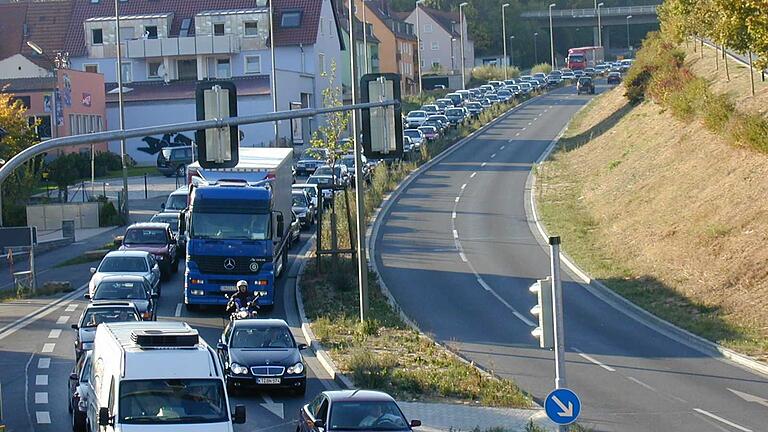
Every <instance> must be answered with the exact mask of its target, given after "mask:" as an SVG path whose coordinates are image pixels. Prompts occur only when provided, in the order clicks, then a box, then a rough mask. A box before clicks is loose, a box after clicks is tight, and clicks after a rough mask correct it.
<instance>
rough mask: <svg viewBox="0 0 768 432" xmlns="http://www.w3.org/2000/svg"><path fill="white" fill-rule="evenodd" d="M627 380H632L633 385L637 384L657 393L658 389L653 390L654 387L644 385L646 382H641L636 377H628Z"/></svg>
mask: <svg viewBox="0 0 768 432" xmlns="http://www.w3.org/2000/svg"><path fill="white" fill-rule="evenodd" d="M627 379H628V380H630V381H632V382H633V383H635V384H637V385H640V386H642V387H645V388H646V389H648V390H650V391H652V392H655V391H656V389H655V388H653V387H651V386H649V385H648V384H646V383H644V382H642V381H640V380H639V379H637V378H635V377H631V376H628V377H627Z"/></svg>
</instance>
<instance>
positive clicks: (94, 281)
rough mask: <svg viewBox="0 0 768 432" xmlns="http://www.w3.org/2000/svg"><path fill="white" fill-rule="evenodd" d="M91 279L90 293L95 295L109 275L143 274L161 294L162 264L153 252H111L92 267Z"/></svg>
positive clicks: (154, 289)
mask: <svg viewBox="0 0 768 432" xmlns="http://www.w3.org/2000/svg"><path fill="white" fill-rule="evenodd" d="M90 270H91V275H92V276H91V280H90V281H89V282H88V294H90V295H93V292H94V291H95V290H96V286H97V285H98V284H99V283H100V282H101V280H102V279H104V278H105V277H108V276H115V275H118V276H123V275H134V276H141V277H143V278H144V279H146V280H147V281H148V282H149V286H150V288H151V290H152V292H156V293H157V294H158V295H160V288H161V287H160V265H159V264H158V263H157V260H155V257H153V256H152V254H151V253H149V252H146V251H137V250H120V251H112V252H109V253H108V254H107V255H106V256H104V258H103V259H102V260H101V263H99V266H98V267H91V269H90Z"/></svg>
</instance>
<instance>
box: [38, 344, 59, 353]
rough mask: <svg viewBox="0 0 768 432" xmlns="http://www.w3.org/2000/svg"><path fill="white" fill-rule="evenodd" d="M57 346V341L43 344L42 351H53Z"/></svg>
mask: <svg viewBox="0 0 768 432" xmlns="http://www.w3.org/2000/svg"><path fill="white" fill-rule="evenodd" d="M55 348H56V344H55V343H47V344H43V349H42V350H41V351H40V352H43V353H52V352H53V350H54V349H55Z"/></svg>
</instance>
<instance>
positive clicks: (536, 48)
mask: <svg viewBox="0 0 768 432" xmlns="http://www.w3.org/2000/svg"><path fill="white" fill-rule="evenodd" d="M533 64H539V32H535V33H533Z"/></svg>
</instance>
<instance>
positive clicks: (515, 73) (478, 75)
mask: <svg viewBox="0 0 768 432" xmlns="http://www.w3.org/2000/svg"><path fill="white" fill-rule="evenodd" d="M519 76H520V69H518V68H516V67H508V68H507V77H508V78H517V77H519ZM472 78H474V79H476V80H478V81H485V82H488V81H501V80H503V79H504V68H501V67H498V66H494V65H486V66H477V67H475V68H473V69H472Z"/></svg>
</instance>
